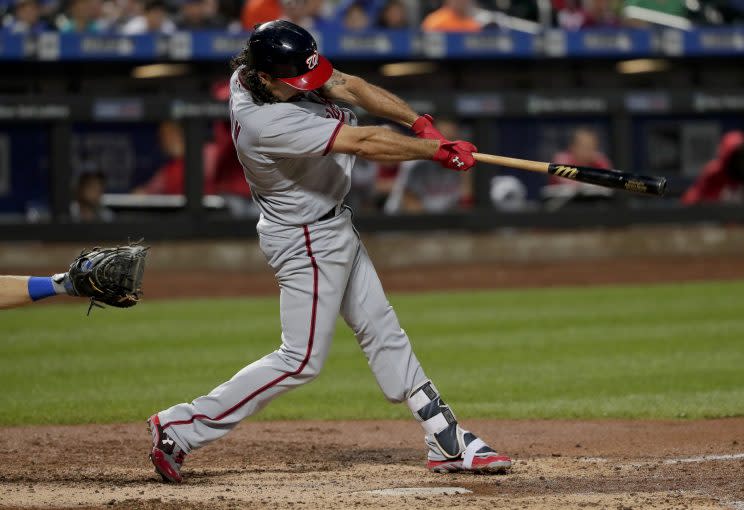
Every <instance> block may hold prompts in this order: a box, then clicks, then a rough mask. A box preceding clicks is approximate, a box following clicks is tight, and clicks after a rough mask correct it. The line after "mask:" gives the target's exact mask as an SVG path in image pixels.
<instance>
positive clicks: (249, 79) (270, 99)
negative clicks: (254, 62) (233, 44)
mask: <svg viewBox="0 0 744 510" xmlns="http://www.w3.org/2000/svg"><path fill="white" fill-rule="evenodd" d="M230 69H232V70H233V71H235V70H236V69H240V71H239V72H238V79H240V82H241V83H242V84H243V86H245V87H247V88H248V90H249V91H250V93H251V96H253V100H254V101H255V102H256V103H257V104H266V103H269V104H271V103H278V102H279V100H278V99H277V98H276V96H274V94H272V93H271V91H270V90H269V88H268V87H267V86H266V85H265V84H264V82H262V81H261V77H260V76H259V75H258V71H256V70H255V69H251V59H250V55H249V53H248V46H246V47H245V48H243V50H242V51H241V52H240V53H238V54H237V55H236V56H235V57H233V59H232V60H231V61H230Z"/></svg>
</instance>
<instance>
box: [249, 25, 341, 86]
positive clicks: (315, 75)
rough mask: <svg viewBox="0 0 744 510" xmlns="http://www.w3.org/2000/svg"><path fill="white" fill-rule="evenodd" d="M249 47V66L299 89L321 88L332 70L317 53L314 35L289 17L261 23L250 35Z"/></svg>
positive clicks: (327, 62)
mask: <svg viewBox="0 0 744 510" xmlns="http://www.w3.org/2000/svg"><path fill="white" fill-rule="evenodd" d="M247 50H248V62H249V64H248V66H249V68H250V69H255V70H256V71H263V72H265V73H267V74H269V75H270V76H271V77H272V78H278V79H279V80H281V81H283V82H284V83H286V84H287V85H289V86H291V87H294V88H296V89H298V90H315V89H317V88H320V87H321V86H322V85H323V84H324V83H325V82H326V81H328V78H330V77H331V74H332V73H333V66H332V65H331V63H330V62H329V61H328V59H327V58H325V57H324V56H322V55H320V54H319V53H318V45H317V44H316V43H315V39H313V36H312V35H310V33H309V32H308V31H307V30H305V29H304V28H302V27H300V26H298V25H295V24H294V23H290V22H289V21H284V20H277V21H269V22H267V23H262V24H260V25H258V26H257V27H256V28H255V30H254V31H253V33H252V34H251V37H250V39H248V45H247Z"/></svg>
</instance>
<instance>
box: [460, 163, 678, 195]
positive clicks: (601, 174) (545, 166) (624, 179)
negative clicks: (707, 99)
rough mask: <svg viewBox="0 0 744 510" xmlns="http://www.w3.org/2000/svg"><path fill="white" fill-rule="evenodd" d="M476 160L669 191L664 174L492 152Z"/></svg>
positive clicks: (647, 191) (632, 187) (621, 186)
mask: <svg viewBox="0 0 744 510" xmlns="http://www.w3.org/2000/svg"><path fill="white" fill-rule="evenodd" d="M473 157H474V158H475V160H476V161H480V162H481V163H490V164H492V165H501V166H506V167H509V168H516V169H519V170H528V171H530V172H542V173H547V174H553V175H557V176H558V177H565V178H566V179H573V180H574V181H580V182H586V183H589V184H596V185H598V186H604V187H606V188H616V189H624V190H626V191H634V192H636V193H643V194H645V195H657V196H663V195H664V192H665V191H666V179H665V178H664V177H649V176H645V175H636V174H631V173H627V172H621V171H619V170H602V169H600V168H592V167H588V166H571V165H559V164H557V163H543V162H541V161H529V160H526V159H516V158H507V157H505V156H495V155H492V154H482V153H479V152H475V153H473Z"/></svg>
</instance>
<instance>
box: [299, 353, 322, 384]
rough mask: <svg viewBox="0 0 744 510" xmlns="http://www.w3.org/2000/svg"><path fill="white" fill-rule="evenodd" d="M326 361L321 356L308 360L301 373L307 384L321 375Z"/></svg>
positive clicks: (311, 357)
mask: <svg viewBox="0 0 744 510" xmlns="http://www.w3.org/2000/svg"><path fill="white" fill-rule="evenodd" d="M324 361H325V360H324V359H321V357H320V356H310V359H308V360H307V363H306V364H305V366H304V368H303V369H302V372H301V376H302V378H303V379H304V380H305V382H310V381H312V380H313V379H315V378H316V377H318V376H319V375H320V371H321V370H322V369H323V364H324Z"/></svg>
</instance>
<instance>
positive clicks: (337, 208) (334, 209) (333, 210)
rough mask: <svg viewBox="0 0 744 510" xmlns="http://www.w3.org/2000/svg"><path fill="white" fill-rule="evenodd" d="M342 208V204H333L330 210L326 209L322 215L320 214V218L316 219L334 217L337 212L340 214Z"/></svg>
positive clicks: (323, 219)
mask: <svg viewBox="0 0 744 510" xmlns="http://www.w3.org/2000/svg"><path fill="white" fill-rule="evenodd" d="M343 210H344V206H343V205H334V206H333V207H332V208H331V210H330V211H328V212H327V213H325V214H324V215H323V216H321V217H320V218H318V220H317V221H325V220H330V219H331V218H335V217H336V216H338V215H339V214H341V211H343Z"/></svg>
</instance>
